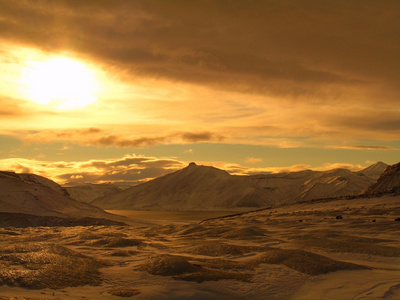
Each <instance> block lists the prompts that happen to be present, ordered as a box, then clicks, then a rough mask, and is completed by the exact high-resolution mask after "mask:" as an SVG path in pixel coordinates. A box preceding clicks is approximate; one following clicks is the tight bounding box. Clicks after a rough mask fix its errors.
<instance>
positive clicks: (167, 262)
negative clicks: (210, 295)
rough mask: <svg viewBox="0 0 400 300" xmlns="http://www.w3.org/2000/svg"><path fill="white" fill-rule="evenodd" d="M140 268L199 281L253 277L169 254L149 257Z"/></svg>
mask: <svg viewBox="0 0 400 300" xmlns="http://www.w3.org/2000/svg"><path fill="white" fill-rule="evenodd" d="M139 270H141V271H146V272H148V273H150V274H153V275H161V276H173V278H174V279H179V280H185V281H195V282H198V283H201V282H203V281H218V280H222V279H234V280H240V281H246V282H248V281H249V280H250V278H251V276H250V275H248V274H243V273H237V272H226V271H220V270H212V269H206V268H203V267H201V266H199V265H195V264H191V263H190V262H189V261H188V259H187V258H185V257H182V256H176V255H168V254H163V255H157V256H153V257H151V258H149V260H148V261H147V262H146V263H145V264H143V265H142V266H141V267H140V268H139Z"/></svg>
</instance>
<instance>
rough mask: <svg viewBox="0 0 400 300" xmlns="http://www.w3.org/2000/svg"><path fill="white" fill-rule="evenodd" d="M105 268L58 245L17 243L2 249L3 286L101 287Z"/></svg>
mask: <svg viewBox="0 0 400 300" xmlns="http://www.w3.org/2000/svg"><path fill="white" fill-rule="evenodd" d="M103 266H104V264H103V263H101V262H99V261H97V260H95V259H93V258H91V257H88V256H85V255H82V254H80V253H78V252H75V251H72V250H69V249H67V248H65V247H62V246H59V245H55V244H47V243H35V244H33V243H23V244H17V245H15V246H10V247H6V248H3V249H1V250H0V285H2V284H5V285H9V286H19V287H24V288H30V289H44V288H52V289H59V288H65V287H73V286H83V285H99V284H100V283H101V279H100V272H99V268H101V267H103Z"/></svg>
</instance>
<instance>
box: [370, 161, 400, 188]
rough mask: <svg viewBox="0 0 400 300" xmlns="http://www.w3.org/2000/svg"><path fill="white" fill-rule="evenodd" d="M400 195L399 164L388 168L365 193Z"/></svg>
mask: <svg viewBox="0 0 400 300" xmlns="http://www.w3.org/2000/svg"><path fill="white" fill-rule="evenodd" d="M388 193H400V163H398V164H395V165H392V166H388V167H387V168H386V170H385V171H384V172H383V174H382V175H381V177H379V179H378V181H377V182H376V183H375V184H373V185H371V186H370V187H369V188H368V189H367V190H366V191H365V194H367V195H380V194H388Z"/></svg>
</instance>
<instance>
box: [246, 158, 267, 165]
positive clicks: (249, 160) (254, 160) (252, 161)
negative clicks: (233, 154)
mask: <svg viewBox="0 0 400 300" xmlns="http://www.w3.org/2000/svg"><path fill="white" fill-rule="evenodd" d="M262 161H263V160H262V158H255V157H249V158H246V160H245V161H244V163H247V164H258V163H261V162H262Z"/></svg>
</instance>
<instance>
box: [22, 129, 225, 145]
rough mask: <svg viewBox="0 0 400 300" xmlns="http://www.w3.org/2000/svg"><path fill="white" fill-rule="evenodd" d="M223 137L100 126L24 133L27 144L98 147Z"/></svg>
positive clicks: (218, 140) (155, 143) (192, 141)
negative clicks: (124, 130) (128, 132)
mask: <svg viewBox="0 0 400 300" xmlns="http://www.w3.org/2000/svg"><path fill="white" fill-rule="evenodd" d="M224 139H225V137H223V136H222V135H219V134H216V133H213V132H208V131H196V132H173V133H169V134H168V133H167V134H165V135H149V136H133V137H130V136H124V135H122V134H121V135H114V134H111V135H110V134H108V133H107V132H106V131H104V130H102V129H100V128H95V127H91V128H83V129H74V130H72V129H68V130H57V131H56V130H42V131H39V132H34V133H30V134H27V135H25V137H24V141H25V142H26V143H28V144H35V143H50V142H54V141H64V142H75V143H80V144H83V145H90V146H99V147H107V146H113V147H119V148H140V147H146V146H154V145H157V144H186V143H199V142H220V141H222V140H224Z"/></svg>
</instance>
